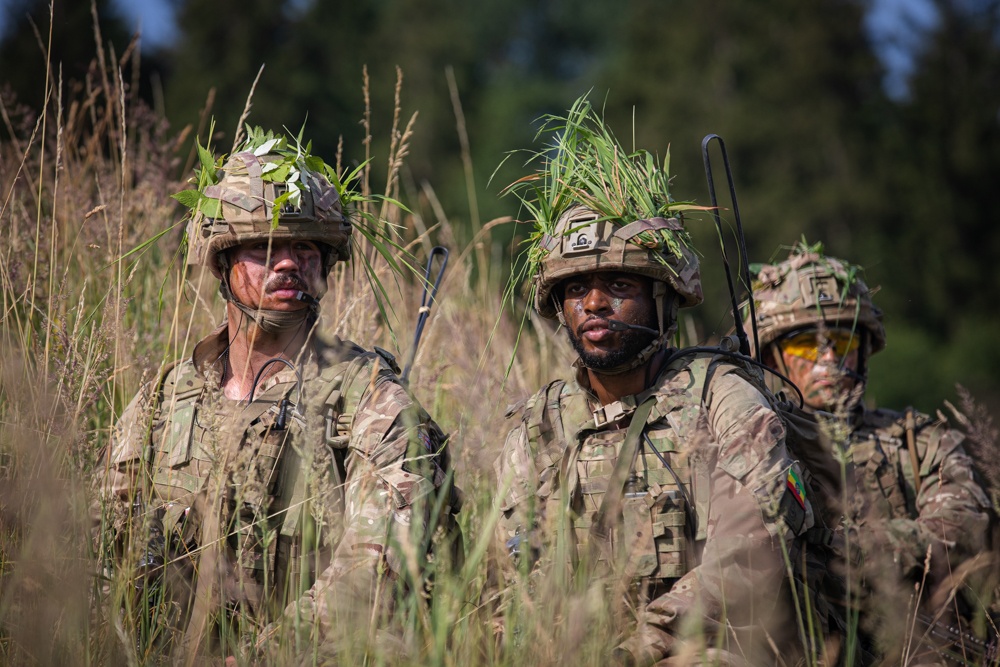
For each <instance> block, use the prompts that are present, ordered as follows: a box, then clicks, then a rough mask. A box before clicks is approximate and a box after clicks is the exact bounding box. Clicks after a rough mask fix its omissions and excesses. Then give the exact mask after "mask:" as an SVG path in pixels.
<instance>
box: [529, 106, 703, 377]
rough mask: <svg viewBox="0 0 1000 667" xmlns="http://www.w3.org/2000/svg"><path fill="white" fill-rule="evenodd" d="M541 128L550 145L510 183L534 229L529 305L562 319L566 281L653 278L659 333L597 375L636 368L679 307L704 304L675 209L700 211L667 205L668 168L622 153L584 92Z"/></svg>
mask: <svg viewBox="0 0 1000 667" xmlns="http://www.w3.org/2000/svg"><path fill="white" fill-rule="evenodd" d="M542 132H549V133H551V134H552V135H553V136H555V141H554V142H553V143H552V144H551V145H550V146H549V147H548V148H547V149H546V150H543V151H541V152H539V153H536V154H535V155H534V156H533V159H534V160H536V161H538V162H541V167H540V169H539V170H538V172H537V173H536V174H534V175H531V176H529V177H526V178H523V179H521V180H520V181H518V182H517V183H515V185H514V186H513V187H512V190H514V191H515V192H516V193H517V194H518V196H519V198H520V199H521V201H522V203H523V204H524V206H525V207H526V208H527V209H528V210H529V211H530V212H531V213H532V214H533V217H534V222H535V225H536V227H537V228H538V232H537V234H536V235H535V237H534V241H535V243H534V244H533V245H532V246H531V247H530V248H529V252H528V275H529V276H530V278H531V285H532V289H533V292H534V295H533V305H534V307H535V309H536V310H537V311H538V313H539V314H540V315H541V316H542V317H545V318H550V319H551V318H559V321H560V323H562V324H565V320H564V318H563V316H562V312H561V303H560V300H559V295H558V294H557V293H556V291H555V290H556V287H557V286H558V285H559V284H560V283H562V282H563V281H564V280H566V279H567V278H570V277H572V276H576V275H582V274H589V273H593V272H595V271H620V272H624V273H634V274H639V275H643V276H647V277H649V278H651V279H652V280H653V296H654V298H655V300H656V308H657V321H658V324H659V336H657V338H656V339H655V340H654V341H653V342H652V343H650V345H649V346H647V347H646V348H645V349H644V350H642V351H641V352H639V353H638V355H637V356H636V357H635V358H634V359H633V360H631V361H629V362H627V363H626V364H624V365H622V366H620V367H618V368H615V369H612V370H610V371H609V370H605V369H602V371H601V372H602V373H621V372H625V371H627V370H630V369H632V368H636V367H637V366H640V365H641V364H643V363H645V362H646V361H647V360H648V359H649V358H650V357H651V356H652V355H653V354H654V353H655V352H656V351H657V350H659V349H660V348H661V347H663V346H664V345H665V343H666V341H668V340H669V338H670V336H671V335H672V334H673V332H674V330H675V327H676V320H677V309H678V308H681V307H690V306H695V305H697V304H699V303H701V302H702V300H703V295H702V289H701V277H700V272H699V268H698V259H697V256H696V255H695V253H694V250H693V249H692V247H691V243H690V237H689V235H688V232H687V230H686V229H685V228H684V225H683V222H682V219H681V213H682V211H684V210H689V209H700V208H702V207H697V206H694V205H691V204H685V203H677V202H674V201H673V200H672V199H671V198H670V195H669V189H668V185H669V176H668V174H667V172H666V168H665V167H661V166H660V165H659V164H658V160H656V159H655V158H654V157H653V156H652V155H651V154H649V153H648V152H646V151H642V150H639V151H635V152H632V153H629V152H628V151H626V150H625V149H623V148H622V147H621V145H620V144H619V143H618V141H617V139H615V137H614V135H613V134H612V133H611V132H610V130H608V128H607V127H606V126H605V124H604V122H603V119H602V118H600V117H599V116H598V115H597V114H596V113H595V112H594V110H593V109H592V107H591V105H590V103H589V102H588V101H587V99H586V96H584V97H581V98H580V99H578V100H577V101H576V102H575V103H574V104H573V106H572V107H571V108H570V111H569V113H568V114H567V116H565V117H560V116H550V117H548V118H547V120H546V123H545V126H544V127H543V128H542ZM668 286H669V288H670V289H667V288H668ZM581 363H582V360H581Z"/></svg>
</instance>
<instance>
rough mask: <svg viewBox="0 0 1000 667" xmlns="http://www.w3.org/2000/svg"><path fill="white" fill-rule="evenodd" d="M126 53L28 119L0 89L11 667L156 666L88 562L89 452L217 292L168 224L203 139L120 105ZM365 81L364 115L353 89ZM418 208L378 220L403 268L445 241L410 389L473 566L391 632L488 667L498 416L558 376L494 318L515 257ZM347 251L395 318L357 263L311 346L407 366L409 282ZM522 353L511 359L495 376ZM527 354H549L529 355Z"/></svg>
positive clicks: (408, 127)
mask: <svg viewBox="0 0 1000 667" xmlns="http://www.w3.org/2000/svg"><path fill="white" fill-rule="evenodd" d="M129 54H130V55H127V56H126V57H124V58H116V57H115V55H114V54H110V53H105V52H103V51H102V52H100V53H99V54H98V56H97V57H95V59H94V62H93V63H92V66H91V69H90V72H89V74H88V76H87V78H86V79H85V80H84V81H83V82H73V83H70V82H64V81H62V80H61V79H60V76H59V72H58V70H53V71H51V72H50V74H51V80H50V81H48V82H47V84H46V86H47V91H48V92H49V97H48V102H47V104H46V106H45V107H44V108H43V109H40V110H34V109H29V108H26V107H24V106H22V105H20V104H19V103H18V101H17V100H16V99H14V98H13V97H12V96H11V95H10V94H9V92H6V91H4V92H3V93H2V94H0V116H2V121H3V141H2V142H0V249H2V250H0V359H2V363H0V476H2V477H0V479H2V484H0V662H2V663H5V664H139V663H142V662H145V661H147V660H153V659H154V658H155V656H153V655H143V654H142V653H139V652H136V650H135V641H134V638H133V636H132V635H133V634H134V633H135V632H136V630H137V628H135V627H132V626H130V619H129V618H128V614H127V613H123V609H122V607H121V606H120V600H121V599H122V597H121V593H122V591H123V590H125V589H127V588H128V587H129V586H130V585H131V583H132V582H131V581H129V580H128V577H129V576H131V575H130V574H129V573H127V572H125V573H124V574H122V573H118V574H114V573H109V572H107V571H105V570H103V569H102V567H101V564H100V562H99V559H98V557H97V554H96V553H95V549H98V550H99V548H100V545H101V543H102V541H103V540H102V536H101V535H97V539H96V540H94V539H93V538H94V533H93V526H92V516H91V514H90V509H89V508H90V506H91V504H92V502H93V497H94V496H93V489H92V480H93V479H94V475H95V473H96V472H97V471H96V467H97V466H99V465H100V463H99V453H100V451H101V449H102V447H104V446H105V445H106V444H107V442H108V441H109V436H110V432H111V428H112V426H113V424H114V423H115V420H116V418H117V417H118V416H119V415H120V414H121V412H122V410H123V409H124V407H125V405H126V404H127V403H128V401H129V400H130V399H131V397H132V396H133V395H134V394H135V393H136V392H137V391H138V390H139V388H140V387H141V386H143V384H144V383H146V382H149V381H150V380H151V379H153V378H156V377H157V376H158V374H159V373H160V370H161V368H162V367H163V364H164V363H166V362H169V361H171V360H174V359H177V358H180V357H182V356H184V355H187V354H189V353H190V350H191V348H192V346H193V344H194V342H195V341H197V340H198V339H199V338H200V337H201V336H203V335H204V334H206V333H207V332H208V331H210V330H211V329H212V328H213V327H214V326H215V325H216V324H217V323H218V320H219V319H220V318H221V314H222V312H223V308H222V302H221V300H220V299H219V297H218V296H217V294H216V291H215V290H216V287H217V285H216V283H215V281H214V279H213V278H212V277H211V275H210V274H209V273H207V272H200V271H193V272H188V271H185V269H184V266H183V256H182V247H181V244H182V233H183V227H182V226H181V225H178V224H177V223H178V222H179V221H180V219H181V216H182V211H181V209H180V207H179V206H177V205H176V204H175V203H174V202H173V200H172V199H170V198H169V195H170V194H171V193H173V192H176V191H178V190H180V189H182V188H184V187H185V183H184V180H185V179H186V177H187V173H186V171H188V168H189V167H190V165H191V154H190V145H191V138H192V136H193V135H194V134H196V131H195V130H194V128H190V127H185V128H171V127H170V126H169V124H168V123H167V122H166V121H165V120H163V119H161V118H157V117H156V116H155V115H154V114H153V113H152V112H151V111H150V110H149V109H148V108H147V107H146V106H145V105H144V104H143V103H142V102H140V101H139V100H138V99H136V98H135V97H134V95H133V94H132V91H133V90H134V87H133V86H131V85H130V83H129V81H128V78H129V77H128V75H127V72H129V71H130V67H131V66H132V65H134V64H135V63H133V62H132V61H131V60H129V58H130V57H131V56H134V55H135V54H134V52H132V51H131V50H129ZM362 83H363V88H364V89H363V93H362V94H364V95H365V99H366V100H367V99H368V85H369V82H368V81H367V77H366V76H365V78H364V79H363V82H362ZM395 85H396V93H397V97H396V102H397V103H396V106H395V110H394V114H393V116H392V124H391V126H390V127H387V128H374V127H371V126H370V124H369V123H370V121H369V120H368V119H369V118H370V117H371V114H370V113H366V116H365V123H366V125H365V126H366V128H367V129H368V131H369V133H374V132H379V131H381V132H388V133H390V136H391V142H390V153H389V155H387V156H383V157H382V158H381V159H385V160H386V161H387V164H388V169H387V172H388V173H387V177H386V179H385V182H383V183H373V182H371V178H372V176H371V170H370V169H369V170H366V171H365V173H364V176H363V181H362V188H363V190H364V191H365V192H375V193H380V194H384V195H387V196H390V197H399V174H400V170H401V168H402V167H403V166H404V164H405V158H406V156H407V153H408V146H409V139H410V137H411V136H412V132H413V131H414V126H415V120H416V119H415V118H408V119H407V118H403V117H402V115H401V109H402V104H401V99H400V96H401V95H402V89H401V78H400V80H398V81H397V82H396V84H395ZM210 103H211V100H210V99H209V100H208V101H207V102H206V113H205V117H206V118H207V117H208V115H209V114H210ZM290 122H293V121H292V120H291V119H290ZM204 127H207V122H206V123H203V124H202V131H204ZM234 129H235V128H234ZM370 145H371V141H370V140H369V141H365V142H364V147H353V148H362V150H367V147H368V146H370ZM344 153H345V154H350V153H351V151H349V150H344ZM369 157H374V158H375V159H380V158H379V156H369ZM341 159H342V160H343V162H344V163H345V164H343V165H342V166H343V168H345V169H346V168H348V167H350V165H349V164H347V162H348V158H347V157H343V156H340V155H338V160H341ZM411 209H412V211H413V213H406V212H403V211H401V210H400V209H398V208H395V207H391V206H386V207H384V208H383V209H382V210H380V211H373V212H374V213H376V214H380V215H381V217H382V218H384V219H385V220H386V221H387V222H389V223H391V224H392V225H393V226H395V227H397V228H398V229H399V230H400V233H401V237H400V239H399V240H400V243H401V245H403V246H405V247H406V248H407V249H408V250H409V251H412V252H413V253H414V256H415V257H416V260H417V261H422V259H423V258H424V257H426V255H427V250H428V249H429V248H430V247H432V246H433V245H434V244H436V243H439V242H443V241H448V242H449V245H450V246H451V252H452V254H451V260H450V263H449V268H448V273H447V275H446V277H445V280H444V282H443V284H442V287H441V291H440V293H439V295H438V298H437V302H436V304H435V306H434V308H433V310H432V312H431V316H430V318H429V320H428V322H427V325H426V328H425V332H424V337H423V342H422V344H421V348H420V352H419V354H418V355H417V357H416V364H415V367H414V370H413V373H412V376H411V387H412V389H413V391H414V393H415V394H416V395H417V397H418V398H419V399H420V400H421V402H422V403H423V404H424V405H425V406H426V407H427V408H428V409H429V410H430V411H431V412H432V413H433V414H434V415H435V416H436V417H437V419H438V421H439V422H440V423H441V424H442V425H443V426H444V428H445V429H446V430H447V431H448V432H450V433H451V436H452V440H451V449H452V457H453V461H454V465H455V469H456V474H457V480H458V484H459V486H460V487H462V488H463V489H465V490H466V492H467V496H468V498H469V502H468V505H467V509H466V512H464V513H463V515H462V518H461V521H462V523H463V528H464V532H465V535H467V536H468V541H467V545H466V546H467V548H468V550H469V552H470V554H473V555H475V554H479V555H478V556H476V557H474V558H472V559H469V560H467V565H466V569H465V570H464V571H463V572H462V573H461V576H458V577H445V576H439V577H438V578H437V579H438V580H437V584H436V585H437V589H438V590H439V591H441V595H438V596H436V597H435V601H434V603H433V606H432V607H431V608H430V609H423V608H420V609H417V608H416V607H413V608H412V609H411V610H410V611H411V613H410V616H412V618H409V620H407V621H405V623H408V624H410V625H411V626H412V627H411V631H410V636H411V637H413V636H414V634H415V635H416V638H415V639H412V640H411V642H410V645H409V646H408V654H409V655H411V658H412V661H413V662H414V663H420V664H425V663H427V662H432V663H437V664H445V663H454V662H463V663H464V662H483V661H487V662H492V661H493V658H494V657H495V656H492V655H491V651H492V650H493V649H492V648H488V647H492V646H493V645H494V639H493V636H494V635H493V631H492V629H491V626H490V625H489V623H486V624H483V623H482V622H481V621H482V614H481V613H480V611H479V609H480V608H481V607H482V604H481V597H482V590H483V589H484V588H485V586H486V583H487V582H486V579H487V576H486V566H485V555H486V550H485V544H486V543H487V540H486V539H485V538H486V536H488V534H489V530H488V526H486V525H485V524H488V522H489V521H490V513H491V511H492V507H491V504H490V502H489V499H490V497H491V494H492V489H491V486H492V477H491V472H490V470H491V465H492V460H493V458H495V456H496V455H497V453H498V451H499V448H500V446H501V445H502V433H503V432H504V430H505V424H504V417H503V412H504V410H503V408H504V406H505V405H506V404H507V403H508V402H511V401H513V400H517V399H520V398H522V397H523V396H524V395H526V394H527V393H529V392H530V391H532V390H533V389H534V388H536V387H537V386H539V385H540V384H541V383H542V382H543V380H544V379H546V378H547V377H548V376H549V375H550V372H551V371H552V370H553V368H554V367H555V366H557V365H562V362H563V361H564V360H565V359H564V358H561V357H560V356H559V355H558V353H554V352H552V351H551V350H552V347H553V346H552V345H551V344H550V343H551V341H538V340H537V339H536V338H535V334H533V333H531V332H530V331H527V330H526V331H521V327H520V324H519V322H517V320H516V318H514V319H513V320H512V319H511V318H509V317H507V316H502V315H501V314H502V312H503V310H502V309H503V304H502V303H501V295H502V286H503V282H504V280H505V278H506V274H505V272H504V270H503V265H502V262H500V261H499V257H500V256H501V255H502V253H501V247H502V246H503V245H504V243H506V242H507V241H508V240H507V239H503V238H500V237H496V236H494V233H495V231H496V230H497V229H498V225H499V223H500V222H502V221H494V222H487V223H485V224H483V225H481V226H480V228H479V230H478V233H476V235H475V236H474V237H473V238H472V239H471V240H469V241H468V242H467V243H464V244H462V245H458V244H456V243H455V240H456V239H461V238H463V231H462V230H463V228H464V221H459V222H456V221H452V220H450V219H448V218H447V217H446V216H445V215H444V214H443V212H442V211H441V208H440V206H439V205H437V202H436V196H435V193H434V191H433V189H432V188H431V187H430V186H424V187H423V189H422V190H421V192H420V194H419V197H418V201H414V202H413V203H412V204H411ZM422 211H424V212H427V213H425V214H422V213H421V212H422ZM153 239H156V242H155V243H150V241H151V240H153ZM357 252H359V253H362V254H364V255H365V256H366V257H368V258H369V259H370V260H371V262H372V265H373V267H375V269H376V275H377V276H378V278H379V279H380V280H381V281H382V283H383V284H384V285H385V286H386V288H387V290H388V292H389V295H390V299H389V301H390V306H391V308H390V310H389V318H388V321H386V320H385V319H383V318H382V317H381V316H380V314H379V309H378V307H376V303H375V298H374V292H373V290H372V288H371V285H370V283H369V279H368V278H367V277H366V275H365V273H364V272H363V271H362V270H361V269H360V262H358V261H355V262H353V263H351V264H347V265H345V264H341V265H339V266H338V267H337V268H336V269H335V271H334V273H333V274H332V275H331V277H330V291H329V292H328V294H327V296H326V297H325V298H324V302H323V308H322V310H323V313H324V317H323V320H322V323H321V328H322V331H323V333H325V334H327V335H339V336H341V337H344V338H350V339H352V340H355V341H358V342H360V343H362V344H363V345H365V346H366V347H371V346H372V345H379V346H381V347H384V348H386V349H389V350H392V351H394V352H396V353H397V356H398V357H399V358H400V359H405V358H406V356H407V354H408V352H409V347H410V345H411V344H412V343H411V336H412V332H413V326H414V324H415V322H416V318H417V308H418V306H419V302H420V295H421V291H422V285H421V284H420V281H419V279H417V278H416V277H414V276H412V275H407V276H393V275H391V272H390V271H389V268H388V266H387V265H386V264H385V262H382V261H380V260H379V258H378V257H377V256H376V254H375V253H373V252H372V250H371V248H368V247H365V246H364V245H363V244H362V245H360V246H359V248H358V249H357ZM491 259H492V260H494V261H491ZM477 261H478V262H480V264H479V265H478V269H477V266H476V264H475V263H476V262H477ZM518 340H519V342H520V352H519V357H518V360H517V362H516V363H515V364H514V365H513V366H512V367H511V368H510V371H509V375H508V364H509V362H510V360H511V359H512V358H513V356H514V355H513V351H514V347H515V341H518ZM533 348H537V349H539V350H544V352H543V353H541V354H538V355H532V353H531V350H532V349H533ZM109 576H110V577H112V579H110V580H109V578H108V577H109ZM122 576H124V577H125V580H121V577H122ZM115 577H118V579H115ZM361 634H362V635H364V633H363V632H362V633H361ZM460 637H464V639H461V640H460V639H459V638H460ZM461 647H464V648H461ZM484 647H487V648H484ZM456 649H457V650H456ZM483 651H485V653H483ZM373 659H378V656H377V655H376V656H374V658H373Z"/></svg>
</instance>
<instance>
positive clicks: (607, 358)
mask: <svg viewBox="0 0 1000 667" xmlns="http://www.w3.org/2000/svg"><path fill="white" fill-rule="evenodd" d="M651 319H652V321H651V322H646V323H644V324H643V326H648V327H649V328H650V329H656V328H657V323H656V317H655V316H653V317H652V318H651ZM581 326H582V325H581ZM567 332H568V333H569V340H570V342H571V343H572V344H573V349H574V350H576V353H577V354H579V355H580V360H581V361H582V362H583V365H584V366H585V367H587V368H589V369H591V370H594V371H598V372H600V371H612V370H614V369H616V368H618V367H619V366H624V365H625V364H627V363H628V362H630V361H632V360H633V359H635V357H637V356H638V355H639V353H640V352H642V351H643V350H644V349H646V347H647V346H648V345H649V344H650V343H652V342H653V341H654V340H656V336H654V335H653V334H651V333H647V332H645V331H636V330H634V329H628V330H626V331H621V332H619V334H618V338H619V341H620V344H619V345H618V347H617V348H616V349H614V350H610V351H607V352H587V351H585V350H584V348H583V340H582V332H580V331H572V330H570V329H567Z"/></svg>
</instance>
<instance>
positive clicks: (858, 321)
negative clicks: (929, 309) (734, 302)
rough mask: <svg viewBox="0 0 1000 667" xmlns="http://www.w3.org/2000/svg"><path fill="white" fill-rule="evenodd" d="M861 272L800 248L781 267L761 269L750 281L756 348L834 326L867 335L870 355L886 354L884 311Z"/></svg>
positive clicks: (817, 250) (816, 249)
mask: <svg viewBox="0 0 1000 667" xmlns="http://www.w3.org/2000/svg"><path fill="white" fill-rule="evenodd" d="M859 273H860V268H859V267H856V266H853V265H851V264H849V263H847V262H845V261H843V260H840V259H836V258H834V257H826V256H824V255H823V254H822V249H821V247H807V246H805V245H804V244H800V245H797V246H796V247H795V248H793V249H792V252H791V254H790V255H789V257H788V259H786V260H785V261H784V262H780V263H778V264H768V265H765V266H764V267H762V268H761V270H760V272H759V273H758V274H757V280H756V281H755V282H754V305H755V307H756V310H757V313H756V315H757V329H758V336H759V339H760V346H761V347H762V348H764V347H765V346H767V345H770V344H771V343H773V342H774V341H776V340H778V339H779V338H781V337H782V336H784V335H785V334H788V333H791V332H793V331H795V330H797V329H802V328H803V327H809V326H815V325H820V324H822V323H826V324H830V323H837V324H838V325H840V326H847V327H852V328H854V327H860V328H861V329H863V330H864V331H866V332H867V333H868V336H867V344H866V348H867V350H866V352H867V353H868V354H874V353H875V352H879V351H880V350H883V349H885V327H884V326H883V325H882V311H881V310H880V309H879V308H878V307H877V306H875V304H873V303H872V299H871V294H872V291H871V290H869V289H868V286H867V285H866V284H865V283H864V281H863V280H862V279H861V277H860V276H859V275H858V274H859ZM747 327H748V328H749V322H747ZM866 356H867V355H866Z"/></svg>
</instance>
